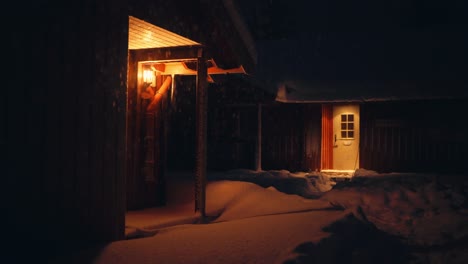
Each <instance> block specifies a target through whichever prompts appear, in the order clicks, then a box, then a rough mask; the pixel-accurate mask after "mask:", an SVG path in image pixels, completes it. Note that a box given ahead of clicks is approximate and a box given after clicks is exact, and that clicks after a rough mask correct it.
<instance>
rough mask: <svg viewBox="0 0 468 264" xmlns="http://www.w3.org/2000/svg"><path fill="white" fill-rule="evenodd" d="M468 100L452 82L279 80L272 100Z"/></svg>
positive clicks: (461, 85)
mask: <svg viewBox="0 0 468 264" xmlns="http://www.w3.org/2000/svg"><path fill="white" fill-rule="evenodd" d="M462 97H463V98H467V97H468V86H467V84H466V83H460V82H453V81H437V82H435V81H432V82H429V81H426V82H405V81H392V82H383V81H341V82H338V81H301V80H293V81H281V82H279V83H278V84H277V93H276V101H279V102H284V103H343V102H356V103H359V102H379V101H396V100H431V99H457V98H462Z"/></svg>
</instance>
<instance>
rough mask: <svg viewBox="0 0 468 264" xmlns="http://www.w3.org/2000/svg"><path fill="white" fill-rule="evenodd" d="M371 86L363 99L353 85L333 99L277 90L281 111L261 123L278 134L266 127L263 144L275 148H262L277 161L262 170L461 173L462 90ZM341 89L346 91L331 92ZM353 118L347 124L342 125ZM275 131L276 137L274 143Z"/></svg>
mask: <svg viewBox="0 0 468 264" xmlns="http://www.w3.org/2000/svg"><path fill="white" fill-rule="evenodd" d="M439 85H440V86H439ZM444 85H446V86H444ZM376 87H377V88H375V89H374V90H372V89H371V90H368V91H366V92H365V93H363V91H365V90H355V88H353V87H351V88H349V87H348V88H349V90H350V91H351V93H345V92H346V91H347V88H346V87H341V88H336V87H335V89H331V90H332V91H334V92H335V94H334V95H332V94H330V92H326V91H323V92H321V93H314V92H313V90H314V86H313V85H311V86H310V87H309V88H305V87H302V88H303V89H304V90H303V91H307V89H310V90H309V91H312V92H309V94H307V93H301V91H293V90H292V89H289V91H285V89H284V87H283V88H280V89H279V92H278V96H277V100H278V101H279V102H281V104H282V106H276V111H275V112H272V113H271V114H270V116H269V117H264V118H270V119H272V120H274V124H275V125H276V126H275V127H277V128H278V129H277V130H276V132H275V130H274V129H270V130H267V129H265V132H264V133H265V135H264V136H263V138H264V139H265V142H264V144H272V145H273V147H270V149H271V150H267V149H268V148H269V147H268V146H264V147H263V149H264V150H265V151H266V153H270V155H271V156H273V155H276V156H275V157H274V158H273V159H271V160H268V159H267V158H266V157H265V159H264V161H263V162H264V165H263V167H264V168H275V169H280V168H283V169H289V170H302V171H304V170H305V171H308V170H309V171H310V170H312V171H327V170H337V171H343V172H345V171H354V170H356V169H358V168H363V169H368V170H375V171H378V172H429V173H431V172H433V173H442V172H445V173H461V172H463V171H464V160H466V158H467V157H468V151H467V150H468V140H467V139H466V137H465V136H464V135H466V134H467V133H468V125H467V122H464V121H463V120H464V116H465V113H464V112H465V111H464V108H465V107H466V104H467V103H468V99H467V94H466V91H465V90H463V89H460V87H461V86H460V84H453V83H448V82H447V83H445V84H444V83H434V84H432V86H431V85H425V86H424V89H425V90H421V91H419V92H418V91H417V90H415V88H414V87H413V88H411V87H405V88H404V89H399V88H398V87H384V88H382V87H381V86H376ZM364 88H365V87H364ZM378 88H379V89H378ZM340 89H342V90H341V91H344V92H342V93H340V92H336V91H340ZM354 90H355V91H357V92H356V93H355V94H353V93H352V91H354ZM387 93H388V94H387ZM351 115H352V118H353V120H351V122H350V120H347V121H346V120H345V121H344V119H343V118H346V117H349V116H351ZM350 123H352V124H351V125H352V127H351V126H350V125H349V124H350ZM278 130H279V131H281V133H282V135H281V136H279V137H277V136H278V132H277V131H278ZM288 131H289V132H288ZM350 133H352V134H350ZM268 137H270V138H271V140H267V139H266V138H268ZM353 145H354V147H353ZM266 155H268V154H266ZM311 157H312V159H311ZM277 164H281V165H279V166H275V165H277Z"/></svg>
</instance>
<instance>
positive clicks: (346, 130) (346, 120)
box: [341, 114, 354, 139]
mask: <svg viewBox="0 0 468 264" xmlns="http://www.w3.org/2000/svg"><path fill="white" fill-rule="evenodd" d="M341 138H342V139H353V138H354V115H353V114H344V115H341Z"/></svg>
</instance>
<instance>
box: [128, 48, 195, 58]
mask: <svg viewBox="0 0 468 264" xmlns="http://www.w3.org/2000/svg"><path fill="white" fill-rule="evenodd" d="M199 48H200V47H198V46H186V47H172V48H153V49H139V50H130V51H129V52H131V53H133V54H134V56H135V59H136V60H137V61H165V60H166V61H171V60H187V59H196V58H197V52H198V49H199Z"/></svg>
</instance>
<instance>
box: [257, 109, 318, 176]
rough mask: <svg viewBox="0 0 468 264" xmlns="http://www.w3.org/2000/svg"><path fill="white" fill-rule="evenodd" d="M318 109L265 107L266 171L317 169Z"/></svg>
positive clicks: (264, 149) (264, 159) (264, 160)
mask: <svg viewBox="0 0 468 264" xmlns="http://www.w3.org/2000/svg"><path fill="white" fill-rule="evenodd" d="M319 131H320V106H318V107H316V106H306V105H300V104H297V105H295V104H278V105H267V106H265V107H264V111H263V151H262V157H263V167H264V169H265V170H271V169H285V170H290V171H308V170H317V169H318V168H319V161H320V137H319V135H320V132H319Z"/></svg>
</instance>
